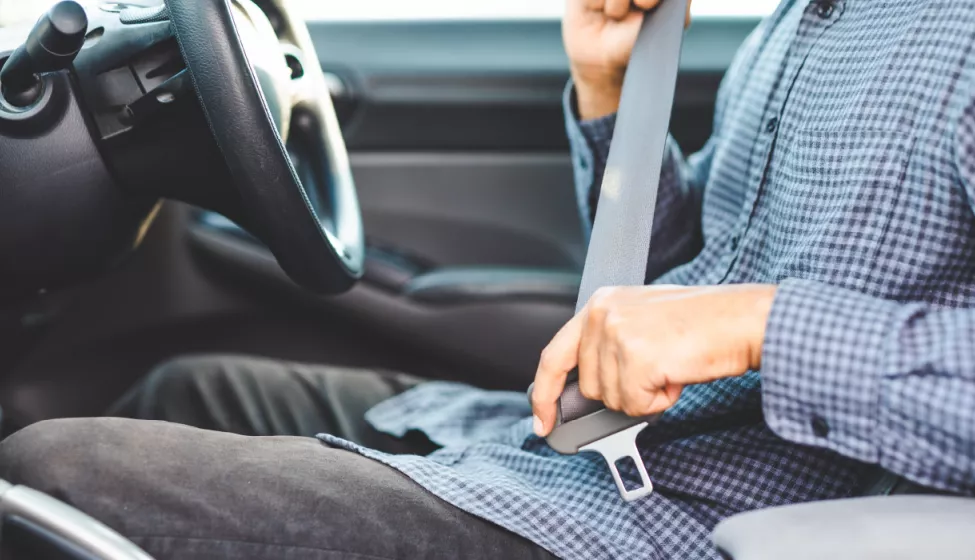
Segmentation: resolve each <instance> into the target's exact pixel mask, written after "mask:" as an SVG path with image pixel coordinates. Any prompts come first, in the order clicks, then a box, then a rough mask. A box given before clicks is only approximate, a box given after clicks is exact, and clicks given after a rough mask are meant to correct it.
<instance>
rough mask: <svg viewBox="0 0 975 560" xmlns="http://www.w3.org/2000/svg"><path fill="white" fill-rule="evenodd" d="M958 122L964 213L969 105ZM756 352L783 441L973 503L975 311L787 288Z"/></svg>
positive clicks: (974, 132) (970, 149) (768, 412)
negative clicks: (969, 498) (850, 459)
mask: <svg viewBox="0 0 975 560" xmlns="http://www.w3.org/2000/svg"><path fill="white" fill-rule="evenodd" d="M957 122H958V128H957V130H956V135H955V157H956V159H955V168H956V171H957V175H958V177H959V181H960V183H961V185H960V188H963V189H965V191H966V194H967V195H968V200H969V201H970V202H969V204H972V203H973V202H975V100H972V101H971V102H970V103H969V104H968V107H967V108H966V109H964V110H963V111H962V113H961V115H960V118H959V119H958V121H957ZM973 212H975V207H973ZM764 352H765V353H764V359H763V370H762V378H763V387H764V407H765V417H766V421H767V422H768V424H769V426H770V427H771V428H772V429H773V430H774V431H775V432H776V433H778V434H779V435H780V436H782V437H784V438H786V439H789V440H792V441H796V442H798V443H805V444H809V445H817V446H822V447H828V448H830V449H833V450H835V451H837V452H839V453H842V454H843V455H846V456H849V457H853V458H855V459H858V460H861V461H864V462H869V463H878V464H880V465H881V466H882V467H884V468H885V469H887V470H889V471H892V472H894V473H896V474H898V475H901V476H903V477H905V478H908V479H910V480H912V481H913V482H916V483H918V484H921V485H923V486H929V487H935V488H938V489H941V490H947V491H951V492H959V493H963V494H970V495H971V494H975V309H942V308H935V307H931V306H927V305H921V304H913V305H903V304H899V303H895V302H891V301H886V300H880V299H876V298H872V297H869V296H866V295H863V294H860V293H856V292H851V291H848V290H842V289H839V288H835V287H831V286H825V285H822V284H818V283H815V282H810V281H804V280H790V281H787V282H785V283H783V284H782V286H781V287H780V288H779V294H778V296H777V297H776V300H775V303H774V306H773V309H772V313H771V316H770V318H769V324H768V334H767V338H766V340H765V350H764ZM817 418H818V420H817ZM813 422H816V424H817V427H816V428H814V427H813ZM824 428H828V432H827V430H825V429H824Z"/></svg>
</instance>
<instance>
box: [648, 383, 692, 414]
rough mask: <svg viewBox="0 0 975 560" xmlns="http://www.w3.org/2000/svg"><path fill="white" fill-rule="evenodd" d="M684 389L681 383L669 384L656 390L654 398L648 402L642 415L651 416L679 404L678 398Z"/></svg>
mask: <svg viewBox="0 0 975 560" xmlns="http://www.w3.org/2000/svg"><path fill="white" fill-rule="evenodd" d="M683 390H684V388H683V387H682V386H680V385H667V386H666V387H664V388H662V389H661V390H659V391H656V392H654V394H653V398H652V399H651V400H650V403H649V404H647V406H646V408H645V409H644V412H643V413H642V415H643V416H650V415H653V414H660V413H661V412H664V411H666V410H667V409H668V408H670V407H672V406H674V405H675V404H677V400H678V399H679V398H680V394H681V392H682V391H683Z"/></svg>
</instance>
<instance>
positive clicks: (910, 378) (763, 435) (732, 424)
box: [321, 0, 975, 560]
mask: <svg viewBox="0 0 975 560" xmlns="http://www.w3.org/2000/svg"><path fill="white" fill-rule="evenodd" d="M973 48H975V1H973V0H884V1H880V0H817V1H816V2H813V3H810V2H809V1H808V0H784V1H783V2H782V4H781V5H780V6H779V7H778V9H777V10H776V11H775V13H774V14H773V15H771V16H770V17H768V18H767V19H766V20H765V21H764V22H763V23H762V24H761V25H760V26H759V27H758V28H757V29H756V30H755V32H754V33H753V34H752V36H751V37H750V38H749V40H748V41H747V42H746V43H745V44H744V45H743V47H742V48H741V50H740V52H739V54H738V56H737V57H736V59H735V61H734V63H733V64H732V66H731V68H730V69H729V71H728V74H727V76H726V78H725V80H724V83H723V85H722V87H721V91H720V93H719V98H718V106H717V110H716V113H715V120H714V135H713V137H712V138H711V140H710V141H709V143H708V144H707V146H706V147H705V148H704V149H703V150H702V151H701V152H700V153H698V154H696V155H694V156H692V157H690V158H687V159H685V158H684V157H683V156H682V154H681V153H680V151H679V148H678V147H677V145H676V143H674V142H670V145H669V149H668V153H667V154H666V156H665V157H666V165H665V171H664V174H663V178H662V179H661V185H660V188H661V192H660V198H659V202H658V208H657V216H658V219H657V221H656V223H655V226H654V227H655V233H654V239H655V241H654V246H653V248H652V249H651V257H650V258H651V263H652V265H651V271H652V274H653V275H654V276H656V278H655V281H656V282H660V283H668V284H685V285H702V284H729V283H744V282H760V283H775V284H778V285H779V293H778V295H777V297H776V300H775V303H774V305H773V309H772V313H771V317H770V319H769V322H768V328H767V335H766V340H765V346H764V355H763V360H762V364H763V368H762V371H761V373H758V372H751V373H749V374H746V375H744V376H742V377H739V378H734V379H726V380H722V381H718V382H715V383H710V384H707V385H700V386H694V387H688V388H687V389H686V390H685V392H684V394H683V395H682V397H681V399H680V401H679V402H678V403H677V405H676V406H674V407H673V408H672V409H671V410H670V411H668V412H667V413H666V415H665V416H664V419H663V421H662V422H661V423H660V424H659V425H656V426H653V427H651V428H649V429H647V430H645V431H644V432H643V433H642V434H641V436H640V438H639V447H640V449H641V452H642V455H643V459H644V461H645V462H646V465H647V468H648V469H649V472H650V474H651V477H652V478H653V481H654V485H655V488H656V491H655V493H654V494H652V495H651V496H650V497H648V498H646V499H644V500H642V501H638V502H635V503H629V504H627V503H624V502H623V501H622V500H621V499H620V497H619V495H618V493H617V490H616V487H615V485H614V484H613V481H612V479H611V478H610V475H609V471H608V469H607V468H606V465H605V464H604V463H603V460H602V458H600V457H599V456H597V455H595V454H588V453H585V454H580V455H576V456H561V455H559V454H557V453H555V452H554V451H552V450H551V449H550V448H549V447H547V445H546V444H545V442H544V441H542V440H540V439H538V438H536V437H534V436H532V435H531V420H530V418H529V417H530V409H529V406H528V403H527V402H526V399H525V396H524V394H520V393H503V392H486V391H481V390H478V389H475V388H472V387H468V386H464V385H460V384H451V383H441V382H433V383H429V384H426V385H422V386H420V387H418V388H416V389H414V390H412V391H410V392H408V393H405V394H403V395H401V396H399V397H397V398H394V399H392V400H390V401H387V402H385V403H382V404H380V405H379V406H378V407H376V408H374V409H373V410H371V411H370V413H369V415H368V418H369V420H370V421H371V422H372V423H373V425H374V426H376V427H377V428H378V429H380V430H383V431H385V432H388V433H391V434H396V435H400V434H404V433H405V432H406V431H408V430H414V429H415V430H421V431H423V432H424V433H426V434H427V435H428V436H429V437H430V438H431V439H432V440H433V441H435V442H437V443H439V444H441V445H443V446H444V448H443V449H442V450H441V451H438V452H436V453H434V454H433V455H431V456H429V457H415V456H389V455H385V454H382V453H379V452H376V451H372V450H368V449H363V448H361V447H358V446H356V445H354V444H351V443H348V442H344V441H342V440H339V439H336V438H332V437H329V436H321V437H322V438H323V439H324V440H326V441H327V442H328V443H330V444H332V445H338V446H343V447H346V448H348V449H352V450H355V451H357V452H359V453H362V454H363V455H366V456H368V457H372V458H375V459H377V460H379V461H382V462H384V463H387V464H389V465H391V466H393V467H395V468H396V469H399V470H400V471H402V472H403V473H405V474H406V475H408V476H409V477H411V478H412V479H413V480H415V481H416V482H418V483H419V484H420V485H422V486H423V487H425V488H427V489H428V490H429V491H430V492H433V493H434V494H436V495H437V496H440V497H441V498H443V499H444V500H446V501H447V502H450V503H452V504H454V505H456V506H457V507H459V508H461V509H464V510H466V511H468V512H470V513H472V514H474V515H477V516H480V517H483V518H485V519H488V520H490V521H492V522H494V523H496V524H498V525H501V526H503V527H505V528H507V529H509V530H511V531H513V532H515V533H518V534H520V535H523V536H525V537H526V538H528V539H530V540H532V541H534V542H535V543H537V544H539V545H540V546H542V547H544V548H545V549H547V550H549V551H551V552H552V553H554V554H556V555H557V556H560V557H564V558H577V559H585V560H596V559H609V558H640V559H643V560H647V559H663V558H674V559H698V558H705V559H707V558H712V559H717V558H719V555H718V553H717V551H716V550H714V548H713V547H712V545H711V544H710V543H709V540H708V534H709V532H710V530H711V529H712V528H713V527H714V525H715V524H716V523H717V522H718V521H719V520H721V519H722V518H724V517H727V516H729V515H733V514H735V513H738V512H742V511H746V510H752V509H756V508H764V507H769V506H775V505H780V504H788V503H793V502H803V501H810V500H822V499H828V498H841V497H845V496H850V495H852V494H855V493H856V492H858V490H859V488H860V485H861V484H862V483H863V482H864V480H865V479H866V478H867V473H868V471H870V470H871V467H870V465H872V464H873V465H877V464H879V465H880V466H882V467H883V468H885V469H888V470H890V471H892V472H894V473H896V474H899V475H901V476H904V477H906V478H908V479H911V480H913V481H915V482H917V483H920V484H922V485H926V486H933V487H937V488H940V489H944V490H949V491H953V492H958V493H962V494H975V343H973V342H975V210H973V206H975V53H973ZM571 99H572V95H571V88H569V92H568V93H567V99H566V100H567V128H568V132H569V137H570V139H571V141H572V144H573V157H574V158H575V162H576V177H577V193H578V196H579V200H580V205H581V207H582V208H583V215H586V216H588V214H589V211H590V209H591V208H590V206H591V205H590V201H591V200H592V197H591V196H590V193H591V191H592V188H593V185H598V184H599V182H600V177H601V173H602V167H603V164H604V162H605V159H606V154H607V152H608V145H609V140H610V137H611V134H612V128H613V118H612V117H609V118H606V119H602V120H598V121H594V122H584V123H578V122H576V119H575V118H574V117H573V116H572V109H571V106H572V105H571V103H572V102H571ZM647 102H648V103H649V102H653V100H648V101H647ZM647 157H656V156H655V155H654V154H647Z"/></svg>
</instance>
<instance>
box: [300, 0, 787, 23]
mask: <svg viewBox="0 0 975 560" xmlns="http://www.w3.org/2000/svg"><path fill="white" fill-rule="evenodd" d="M292 2H293V4H294V6H295V7H296V8H297V9H299V10H301V13H302V14H303V15H304V16H305V18H306V19H320V20H337V21H341V20H352V21H360V20H403V21H408V20H431V19H433V20H443V19H463V20H470V19H558V18H560V17H562V11H563V8H564V6H565V0H490V1H487V2H470V1H468V2H464V1H457V0H412V1H404V0H369V1H368V2H365V1H361V0H292ZM778 3H779V0H734V1H732V0H694V4H693V5H692V11H693V13H694V15H695V16H696V17H753V18H754V17H762V16H765V15H768V14H770V13H772V10H774V9H775V7H776V6H777V5H778Z"/></svg>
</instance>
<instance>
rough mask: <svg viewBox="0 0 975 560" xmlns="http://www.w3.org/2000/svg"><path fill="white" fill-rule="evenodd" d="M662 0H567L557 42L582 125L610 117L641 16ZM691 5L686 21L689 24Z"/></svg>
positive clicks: (616, 101) (614, 109)
mask: <svg viewBox="0 0 975 560" xmlns="http://www.w3.org/2000/svg"><path fill="white" fill-rule="evenodd" d="M660 2H661V0H632V2H631V0H566V9H565V17H564V19H563V20H562V40H563V41H564V42H565V51H566V54H568V56H569V66H570V69H571V71H572V79H573V81H574V82H575V87H576V102H577V105H578V107H577V109H578V111H579V117H580V118H581V119H583V120H588V119H595V118H598V117H603V116H606V115H609V114H611V113H615V112H616V110H617V109H618V108H619V103H620V94H621V93H622V90H623V76H624V74H625V73H626V65H627V64H628V63H629V61H630V53H631V52H633V45H634V44H635V43H636V38H637V35H638V34H639V33H640V25H641V23H642V22H643V14H644V13H645V12H646V11H647V10H651V9H653V8H655V7H656V6H657V4H659V3H660ZM690 17H691V16H690V3H688V12H687V22H688V23H690Z"/></svg>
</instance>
